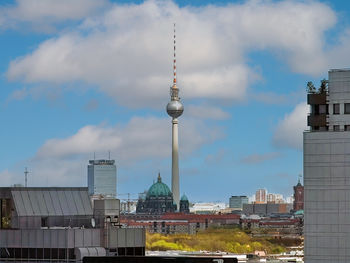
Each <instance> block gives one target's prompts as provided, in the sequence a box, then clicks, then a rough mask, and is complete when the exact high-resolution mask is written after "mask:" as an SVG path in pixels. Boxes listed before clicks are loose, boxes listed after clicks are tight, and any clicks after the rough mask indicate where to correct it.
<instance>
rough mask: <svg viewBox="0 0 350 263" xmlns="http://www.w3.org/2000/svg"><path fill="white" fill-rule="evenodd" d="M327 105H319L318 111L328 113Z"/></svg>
mask: <svg viewBox="0 0 350 263" xmlns="http://www.w3.org/2000/svg"><path fill="white" fill-rule="evenodd" d="M327 106H328V105H323V104H322V105H320V106H319V109H318V110H319V113H320V114H328V107H327Z"/></svg>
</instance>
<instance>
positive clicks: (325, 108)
mask: <svg viewBox="0 0 350 263" xmlns="http://www.w3.org/2000/svg"><path fill="white" fill-rule="evenodd" d="M308 86H309V85H308ZM310 87H311V88H310V89H309V94H308V95H307V103H308V104H309V105H310V109H311V112H310V115H309V116H308V119H307V123H308V126H310V130H309V131H305V132H304V151H303V152H304V187H305V196H304V216H305V218H304V233H305V263H316V262H317V263H329V262H333V263H340V262H349V260H350V224H349V222H350V194H349V193H350V165H349V161H350V129H349V128H350V70H349V69H346V70H345V69H335V70H330V71H329V72H328V90H327V81H323V83H322V86H321V88H320V89H319V91H315V89H314V88H313V87H312V85H310Z"/></svg>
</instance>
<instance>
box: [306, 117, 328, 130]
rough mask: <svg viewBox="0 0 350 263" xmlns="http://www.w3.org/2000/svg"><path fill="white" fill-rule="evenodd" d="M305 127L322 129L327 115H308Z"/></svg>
mask: <svg viewBox="0 0 350 263" xmlns="http://www.w3.org/2000/svg"><path fill="white" fill-rule="evenodd" d="M307 125H308V126H312V127H314V126H319V127H324V126H326V125H327V115H326V114H321V115H309V116H307Z"/></svg>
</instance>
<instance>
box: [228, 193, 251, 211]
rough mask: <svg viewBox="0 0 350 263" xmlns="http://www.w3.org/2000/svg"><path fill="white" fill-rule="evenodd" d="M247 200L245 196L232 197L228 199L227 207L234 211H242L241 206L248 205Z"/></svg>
mask: <svg viewBox="0 0 350 263" xmlns="http://www.w3.org/2000/svg"><path fill="white" fill-rule="evenodd" d="M248 203H249V198H248V196H245V195H233V196H231V197H230V202H229V207H230V208H233V209H236V210H242V209H243V204H248Z"/></svg>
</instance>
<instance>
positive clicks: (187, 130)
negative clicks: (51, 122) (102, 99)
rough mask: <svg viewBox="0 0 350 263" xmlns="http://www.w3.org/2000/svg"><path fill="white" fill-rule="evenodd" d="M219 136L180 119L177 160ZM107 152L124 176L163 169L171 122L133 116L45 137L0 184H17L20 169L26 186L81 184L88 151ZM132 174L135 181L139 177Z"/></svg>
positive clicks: (3, 174)
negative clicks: (24, 173)
mask: <svg viewBox="0 0 350 263" xmlns="http://www.w3.org/2000/svg"><path fill="white" fill-rule="evenodd" d="M222 136H223V133H222V131H221V129H220V128H218V127H211V129H205V123H204V122H202V121H198V120H195V119H190V118H181V119H180V120H179V151H180V156H181V159H186V158H188V157H189V156H191V155H192V154H195V153H196V151H198V150H199V149H200V148H201V147H202V146H203V145H207V144H210V143H212V142H214V141H215V140H217V139H220V138H221V137H222ZM108 151H110V152H111V156H112V158H113V159H115V160H116V162H117V166H118V171H119V170H122V171H124V173H125V171H129V170H132V169H134V168H135V169H136V170H137V169H138V168H139V167H143V165H144V167H145V171H146V170H147V173H149V171H150V170H152V171H154V169H155V167H157V168H159V167H163V166H164V162H168V161H169V160H170V158H171V119H170V118H155V117H134V118H132V119H131V120H129V121H128V122H127V123H125V124H119V125H115V126H108V125H99V126H93V125H89V126H84V127H82V128H81V129H79V130H78V131H77V132H76V133H75V134H73V135H71V136H69V137H66V138H52V139H49V140H47V141H46V142H45V143H44V144H43V145H42V146H41V147H40V148H39V149H38V150H37V152H36V154H35V156H33V157H31V158H29V159H27V160H23V161H21V162H19V163H17V164H16V165H15V166H14V167H12V168H11V169H10V170H5V171H2V172H0V178H2V182H1V185H2V186H8V185H11V184H14V183H23V181H24V176H23V170H22V169H23V167H24V166H27V167H28V169H29V171H30V174H29V175H28V178H29V179H28V185H29V186H34V185H35V186H82V185H86V165H87V161H88V160H89V159H90V160H91V159H92V158H93V156H94V152H96V158H107V156H108ZM136 164H137V165H136ZM145 164H147V165H145ZM150 167H151V168H150ZM167 168H168V166H167ZM139 170H142V169H139ZM139 170H138V172H139ZM166 170H168V169H166ZM119 176H120V177H119ZM133 176H135V178H136V177H137V176H140V175H133ZM118 180H125V174H122V175H121V174H118Z"/></svg>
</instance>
